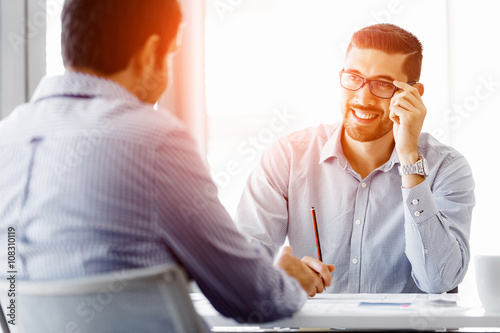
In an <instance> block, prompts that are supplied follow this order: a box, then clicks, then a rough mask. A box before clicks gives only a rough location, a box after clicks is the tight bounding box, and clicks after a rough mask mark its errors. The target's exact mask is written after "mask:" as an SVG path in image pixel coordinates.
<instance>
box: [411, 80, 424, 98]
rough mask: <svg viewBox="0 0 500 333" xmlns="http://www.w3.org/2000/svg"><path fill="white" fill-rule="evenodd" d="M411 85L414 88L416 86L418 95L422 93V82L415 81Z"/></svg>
mask: <svg viewBox="0 0 500 333" xmlns="http://www.w3.org/2000/svg"><path fill="white" fill-rule="evenodd" d="M413 86H414V87H415V88H417V90H418V93H419V94H420V96H422V95H423V94H424V84H423V83H420V82H417V83H415V84H414V85H413Z"/></svg>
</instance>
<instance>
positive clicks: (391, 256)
mask: <svg viewBox="0 0 500 333" xmlns="http://www.w3.org/2000/svg"><path fill="white" fill-rule="evenodd" d="M342 129H343V127H342V125H341V124H340V123H338V124H334V125H321V126H318V127H316V128H309V129H306V130H302V131H298V132H295V133H293V134H291V135H289V136H287V137H283V138H281V139H280V140H278V141H277V142H276V143H275V144H274V145H273V146H272V147H271V148H270V149H269V150H268V151H267V152H266V153H264V155H263V157H262V159H261V161H260V165H259V166H258V167H257V168H256V170H255V171H254V172H253V173H252V174H251V175H250V177H249V180H248V183H247V186H246V188H245V190H244V193H243V195H242V198H241V201H240V204H239V207H238V210H237V214H236V222H237V224H238V227H239V228H240V230H242V231H243V232H244V233H246V234H247V235H248V237H249V239H250V241H251V242H253V243H254V244H256V245H258V246H261V247H262V248H263V249H266V250H267V251H268V253H269V254H270V255H274V254H275V253H276V251H277V249H278V247H279V246H280V245H281V244H283V242H284V241H285V238H286V237H287V236H288V239H289V242H290V245H291V246H292V247H293V249H294V253H295V254H296V255H297V256H299V257H301V256H306V255H307V256H312V257H317V250H316V241H315V234H314V227H313V222H312V217H311V207H315V211H316V217H317V223H318V231H319V238H320V244H321V251H322V257H323V260H324V261H325V262H326V263H328V264H334V265H335V266H336V270H335V272H334V273H333V283H332V286H330V287H329V288H328V289H327V291H329V292H334V293H415V292H422V291H424V292H427V293H440V292H445V291H448V290H451V289H453V288H454V287H456V286H457V285H458V284H459V283H460V282H461V281H462V279H463V278H464V276H465V273H466V271H467V267H468V264H469V259H470V250H469V235H470V227H471V215H472V209H473V206H474V204H475V199H474V181H473V178H472V172H471V169H470V167H469V165H468V163H467V161H466V160H465V158H464V157H463V156H462V155H460V154H459V153H458V152H457V151H456V150H454V149H453V148H450V147H448V146H445V145H443V144H441V143H440V142H438V141H437V140H436V139H434V138H433V137H432V136H430V135H428V134H426V133H422V134H421V136H420V140H419V147H418V149H419V153H420V154H421V155H422V156H424V157H425V158H426V159H427V161H428V164H429V168H430V173H429V176H428V177H427V179H426V180H425V181H424V182H422V183H421V184H419V185H417V186H415V187H414V188H412V189H402V186H401V185H402V184H401V176H400V175H399V173H398V166H399V165H400V162H399V158H398V154H397V152H396V151H395V150H394V151H393V153H392V156H391V157H390V159H389V160H388V161H387V162H386V163H385V164H384V165H382V166H380V167H379V168H377V169H376V170H374V171H373V172H371V173H370V174H369V175H368V176H367V177H366V178H365V179H362V177H361V176H360V175H359V174H358V173H357V172H355V171H354V170H353V168H352V167H351V165H350V164H349V161H348V160H347V159H346V157H345V155H344V153H343V151H342V146H341V143H340V137H341V133H342Z"/></svg>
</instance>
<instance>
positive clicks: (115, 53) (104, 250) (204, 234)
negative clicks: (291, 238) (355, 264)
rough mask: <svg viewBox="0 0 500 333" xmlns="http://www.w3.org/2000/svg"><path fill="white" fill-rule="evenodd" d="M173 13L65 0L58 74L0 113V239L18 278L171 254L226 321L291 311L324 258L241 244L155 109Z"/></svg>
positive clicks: (158, 260) (316, 282) (153, 3)
mask: <svg viewBox="0 0 500 333" xmlns="http://www.w3.org/2000/svg"><path fill="white" fill-rule="evenodd" d="M180 22H181V12H180V7H179V5H178V3H177V1H176V0H141V1H138V0H136V1H123V0H66V1H65V3H64V8H63V12H62V53H63V60H64V64H65V67H66V69H67V71H66V73H65V74H64V75H62V76H55V77H49V78H45V79H44V80H43V81H42V82H41V83H40V85H39V86H38V88H37V91H36V92H35V94H34V96H33V98H32V100H31V101H30V102H29V103H27V104H24V105H21V106H19V107H18V108H16V109H15V110H14V111H13V112H12V114H11V115H10V116H8V117H7V118H6V119H4V120H2V121H1V122H0V143H1V146H2V147H1V149H0V168H1V169H2V173H0V189H1V190H0V237H1V238H2V239H7V235H6V232H7V230H8V227H14V228H15V230H16V232H17V235H18V238H17V244H18V254H19V263H18V264H19V269H18V272H19V275H18V276H19V278H20V279H26V280H54V279H70V278H77V277H84V276H92V275H95V274H101V273H107V272H111V271H116V270H123V269H133V268H140V267H150V266H156V265H162V264H167V263H173V264H177V265H180V266H181V267H183V268H184V269H185V270H186V271H187V273H188V275H189V276H190V277H191V278H192V279H193V280H194V281H196V283H197V284H198V286H199V287H200V289H201V291H202V292H203V293H204V294H205V295H206V297H207V298H208V300H210V302H211V303H212V304H213V305H214V307H215V308H216V309H217V310H218V311H219V312H221V313H222V314H223V315H225V316H229V317H232V318H236V319H237V320H239V321H252V320H255V317H254V316H252V314H253V313H257V312H259V310H260V309H261V308H260V306H261V305H262V304H271V305H272V309H273V311H269V312H267V313H265V314H264V313H263V314H262V317H261V320H262V321H272V320H276V319H280V318H283V317H287V316H291V315H292V314H293V313H294V312H296V311H297V310H298V309H300V308H301V306H302V305H303V304H304V302H305V300H306V297H307V295H310V296H313V295H314V294H316V292H318V291H322V290H323V288H324V284H326V285H329V284H330V283H331V275H330V271H332V270H333V269H334V267H333V266H331V265H330V266H327V265H325V264H323V263H321V262H319V261H318V260H316V259H312V258H306V259H304V260H300V259H298V258H297V257H294V256H293V255H292V251H291V249H290V248H286V249H285V250H284V251H283V253H282V254H281V256H279V258H278V259H277V260H276V261H275V263H274V264H273V262H272V260H271V259H270V258H269V256H267V255H266V254H265V253H263V251H261V250H259V249H258V248H256V247H253V246H251V245H250V244H248V243H247V242H245V239H244V237H243V236H242V235H241V234H240V233H239V232H238V231H237V229H236V226H235V225H234V223H233V221H232V220H231V218H230V216H229V214H228V213H227V212H226V210H225V209H224V208H223V206H222V204H221V203H220V202H219V200H218V197H217V189H216V186H215V184H214V182H213V181H212V179H211V178H210V176H209V172H208V170H207V169H206V168H205V166H204V163H203V161H202V159H201V158H200V156H199V155H198V153H197V149H196V144H195V142H194V140H193V139H192V138H191V137H190V136H189V135H188V134H187V131H186V130H185V128H184V127H183V126H182V125H181V124H180V123H179V121H177V120H176V119H175V118H174V116H173V115H172V114H170V113H169V112H168V111H166V110H163V109H161V108H160V109H158V110H155V109H154V104H155V102H156V101H157V100H158V98H159V96H160V95H161V94H162V93H163V91H164V90H165V89H166V87H167V82H168V74H169V73H170V72H169V71H170V69H169V57H170V56H171V55H172V54H173V52H174V51H175V49H176V47H177V30H178V27H179V24H180ZM84 148H85V149H84ZM0 263H2V267H7V264H6V263H7V257H6V251H2V252H0ZM309 266H311V267H313V268H314V270H312V269H311V268H310V267H309ZM316 271H319V272H321V275H322V278H320V276H319V275H318V274H317V273H316ZM287 273H288V274H287ZM4 274H5V271H4ZM144 319H145V320H147V318H144Z"/></svg>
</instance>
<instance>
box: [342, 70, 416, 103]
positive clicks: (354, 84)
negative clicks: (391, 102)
mask: <svg viewBox="0 0 500 333" xmlns="http://www.w3.org/2000/svg"><path fill="white" fill-rule="evenodd" d="M339 75H340V85H341V86H342V87H343V88H345V89H347V90H352V91H356V90H359V89H361V88H363V87H364V86H365V84H367V83H368V87H370V91H371V93H372V94H373V95H375V96H377V97H380V98H392V96H394V94H395V93H396V91H398V90H401V88H398V87H396V86H395V85H393V84H392V83H391V82H387V81H381V80H368V79H365V78H364V77H362V76H360V75H358V74H354V73H348V72H344V70H341V71H340V73H339ZM415 83H417V82H416V81H415V82H408V84H409V85H412V84H415Z"/></svg>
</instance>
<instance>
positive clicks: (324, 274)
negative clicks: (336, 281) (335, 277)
mask: <svg viewBox="0 0 500 333" xmlns="http://www.w3.org/2000/svg"><path fill="white" fill-rule="evenodd" d="M302 262H303V263H305V264H306V265H307V266H309V267H310V268H311V269H312V270H313V271H315V272H316V273H318V274H319V275H320V276H321V278H322V282H323V281H324V283H325V286H327V287H328V286H329V285H331V284H332V276H331V274H330V273H331V272H333V271H332V270H330V267H328V265H326V264H325V263H323V262H321V261H319V260H318V259H315V258H312V257H304V258H302ZM330 266H333V265H330ZM333 269H335V266H333Z"/></svg>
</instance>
